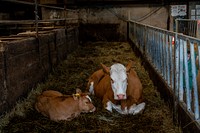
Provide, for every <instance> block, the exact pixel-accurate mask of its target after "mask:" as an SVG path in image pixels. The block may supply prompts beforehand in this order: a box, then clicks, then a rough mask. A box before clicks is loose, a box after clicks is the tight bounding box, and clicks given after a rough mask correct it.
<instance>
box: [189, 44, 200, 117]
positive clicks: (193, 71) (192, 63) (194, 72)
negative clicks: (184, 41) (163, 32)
mask: <svg viewBox="0 0 200 133" xmlns="http://www.w3.org/2000/svg"><path fill="white" fill-rule="evenodd" d="M190 53H191V65H192V78H193V79H192V81H193V89H194V93H193V94H194V112H195V119H196V120H197V119H199V102H198V90H197V81H196V75H197V72H196V64H195V59H196V58H195V51H194V43H191V44H190Z"/></svg>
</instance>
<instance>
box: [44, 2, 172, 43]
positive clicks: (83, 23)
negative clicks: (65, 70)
mask: <svg viewBox="0 0 200 133" xmlns="http://www.w3.org/2000/svg"><path fill="white" fill-rule="evenodd" d="M168 16H169V15H168V9H167V7H164V6H148V5H144V6H141V5H140V6H130V7H123V6H122V7H119V6H91V7H83V8H77V9H76V10H66V11H63V10H55V9H49V8H42V19H61V18H65V17H66V18H67V22H68V23H67V25H71V24H73V23H74V22H73V21H74V19H75V20H79V23H80V35H81V36H80V40H81V41H83V43H84V41H94V40H96V41H113V40H114V41H125V40H126V39H127V36H126V33H127V28H126V27H127V23H126V22H125V21H126V20H127V19H128V18H130V19H131V20H134V21H138V22H142V23H144V24H149V25H152V26H156V27H159V28H163V29H167V18H168ZM72 20H73V21H72ZM75 23H77V22H75Z"/></svg>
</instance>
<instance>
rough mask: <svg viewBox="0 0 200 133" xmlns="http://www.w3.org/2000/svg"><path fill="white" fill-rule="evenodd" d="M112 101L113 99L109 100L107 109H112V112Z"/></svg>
mask: <svg viewBox="0 0 200 133" xmlns="http://www.w3.org/2000/svg"><path fill="white" fill-rule="evenodd" d="M112 104H113V103H112V102H111V101H108V102H107V103H106V105H107V106H106V109H107V110H108V111H110V112H112Z"/></svg>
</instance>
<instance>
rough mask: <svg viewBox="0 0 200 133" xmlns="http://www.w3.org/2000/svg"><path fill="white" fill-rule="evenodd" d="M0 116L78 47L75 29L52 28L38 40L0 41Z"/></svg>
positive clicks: (28, 38)
mask: <svg viewBox="0 0 200 133" xmlns="http://www.w3.org/2000/svg"><path fill="white" fill-rule="evenodd" d="M0 44H1V45H0V46H1V48H0V92H1V93H0V114H2V113H3V112H5V111H8V110H9V109H11V108H12V106H14V105H15V103H16V101H17V100H18V99H20V98H22V97H23V96H26V94H27V93H28V92H29V91H30V89H31V88H33V87H34V86H35V85H36V84H37V83H38V82H41V81H43V80H44V79H45V77H47V75H48V74H49V73H50V72H51V70H52V68H53V67H54V66H56V65H57V64H58V63H59V62H60V61H62V60H64V59H66V57H67V55H68V54H70V52H72V51H74V50H75V49H76V48H77V46H78V28H70V29H67V30H65V29H56V30H53V31H51V32H47V33H43V34H39V36H38V39H36V38H35V37H27V38H26V39H22V40H16V41H9V42H0Z"/></svg>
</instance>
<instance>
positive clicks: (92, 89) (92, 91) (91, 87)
mask: <svg viewBox="0 0 200 133" xmlns="http://www.w3.org/2000/svg"><path fill="white" fill-rule="evenodd" d="M89 92H90V94H92V95H94V82H91V83H90V89H89Z"/></svg>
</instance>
